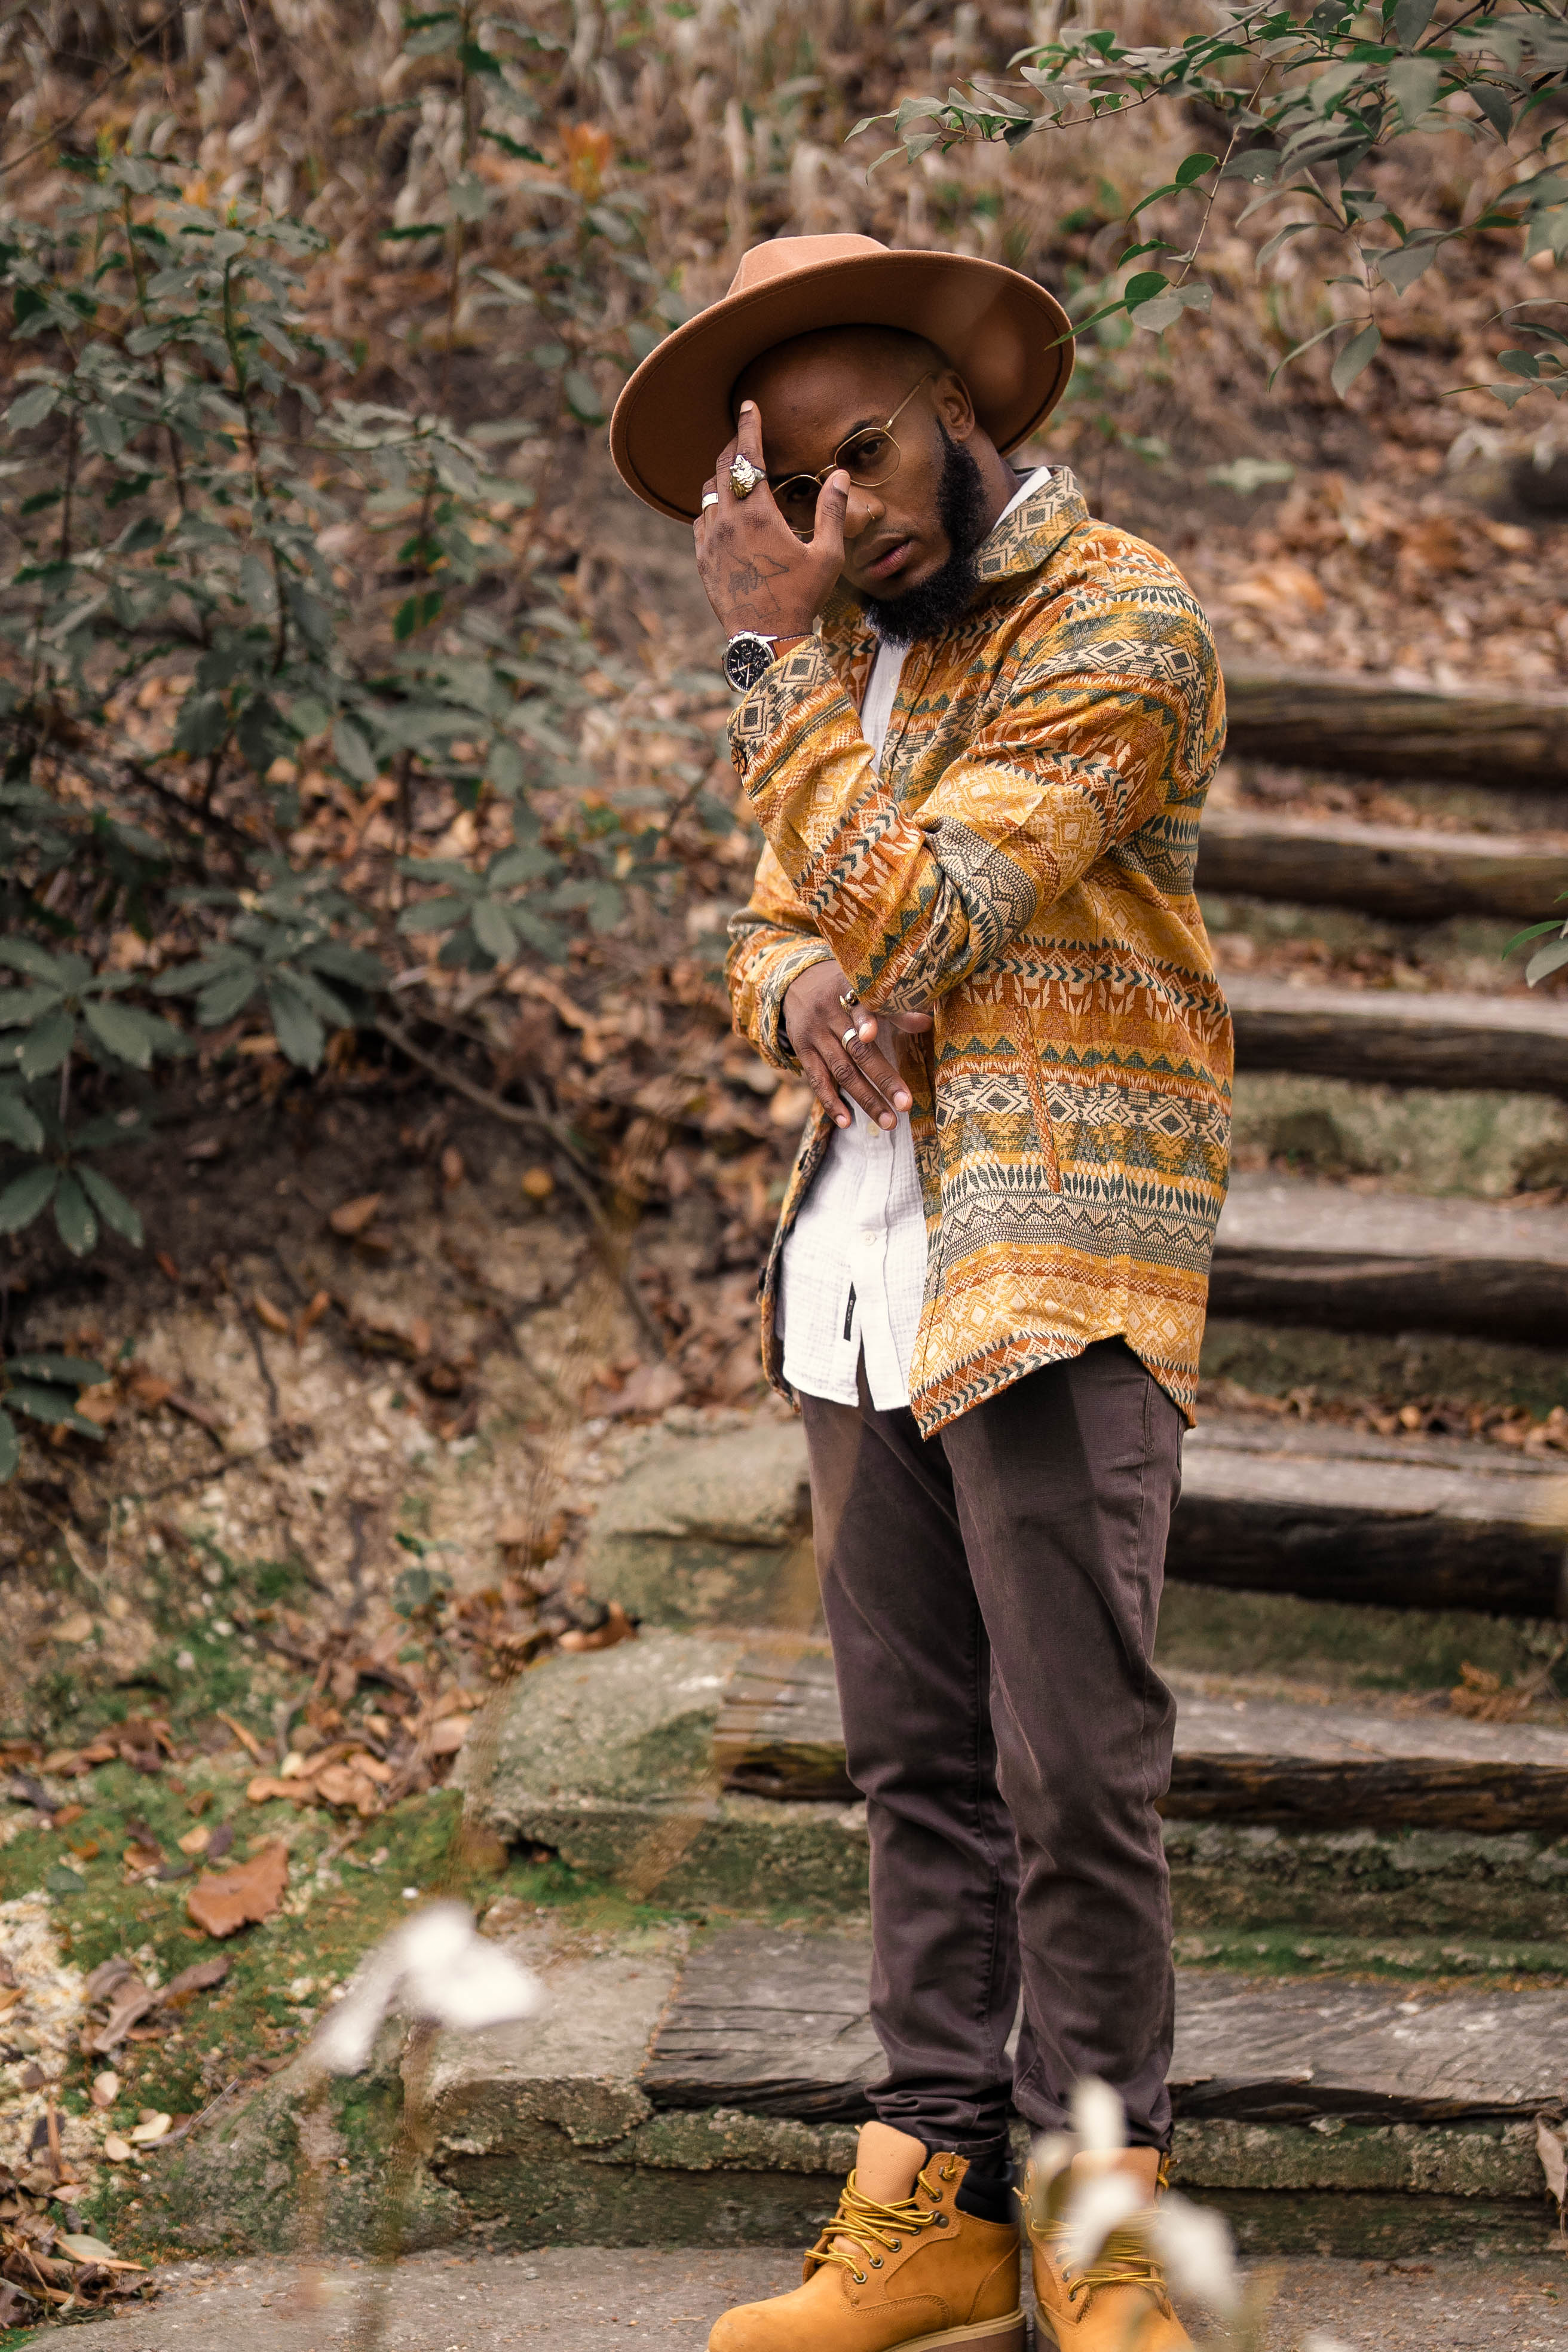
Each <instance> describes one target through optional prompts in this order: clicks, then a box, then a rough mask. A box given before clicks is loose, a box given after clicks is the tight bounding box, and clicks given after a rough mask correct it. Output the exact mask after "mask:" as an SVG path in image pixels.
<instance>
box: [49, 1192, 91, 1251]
mask: <svg viewBox="0 0 1568 2352" xmlns="http://www.w3.org/2000/svg"><path fill="white" fill-rule="evenodd" d="M55 1230H56V1231H57V1233H58V1234H59V1237H60V1239H61V1241H62V1242H64V1244H65V1245H66V1247H67V1249H68V1250H69V1252H70V1254H71V1255H72V1256H73V1257H85V1256H86V1255H87V1254H88V1252H89V1249H91V1247H92V1246H93V1244H94V1243H95V1242H96V1241H97V1239H98V1219H97V1218H96V1217H95V1216H94V1215H93V1213H92V1204H91V1202H89V1199H88V1197H87V1194H86V1193H85V1192H83V1191H82V1189H81V1186H80V1185H79V1183H78V1181H77V1180H76V1178H75V1176H74V1175H71V1174H66V1175H64V1176H62V1177H61V1178H60V1181H59V1182H58V1184H57V1185H56V1187H55Z"/></svg>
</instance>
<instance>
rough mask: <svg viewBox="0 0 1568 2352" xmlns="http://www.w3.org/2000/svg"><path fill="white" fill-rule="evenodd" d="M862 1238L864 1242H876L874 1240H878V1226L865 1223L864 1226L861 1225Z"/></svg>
mask: <svg viewBox="0 0 1568 2352" xmlns="http://www.w3.org/2000/svg"><path fill="white" fill-rule="evenodd" d="M860 1238H861V1240H862V1241H863V1242H874V1241H875V1240H876V1238H877V1228H876V1226H875V1225H864V1226H862V1227H861V1231H860Z"/></svg>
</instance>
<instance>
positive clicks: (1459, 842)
mask: <svg viewBox="0 0 1568 2352" xmlns="http://www.w3.org/2000/svg"><path fill="white" fill-rule="evenodd" d="M1565 869H1568V839H1564V840H1563V841H1561V842H1552V841H1515V840H1510V839H1507V838H1505V837H1504V836H1502V835H1497V834H1490V833H1424V832H1420V831H1417V830H1415V829H1414V828H1412V827H1407V826H1404V825H1394V824H1354V823H1353V822H1352V820H1350V819H1349V818H1331V817H1304V816H1295V817H1293V816H1276V815H1274V814H1271V813H1269V812H1267V811H1264V810H1261V809H1218V808H1210V809H1207V810H1205V814H1204V821H1203V829H1202V832H1201V834H1200V835H1199V839H1198V878H1197V886H1198V888H1199V889H1200V890H1202V891H1212V890H1226V891H1237V892H1242V893H1245V894H1246V895H1247V896H1248V897H1250V898H1284V899H1289V900H1290V901H1291V902H1292V903H1294V904H1299V905H1301V906H1308V907H1363V908H1365V909H1366V910H1367V912H1368V913H1369V914H1373V915H1381V916H1383V917H1384V918H1385V919H1391V920H1394V921H1405V922H1436V921H1440V920H1441V919H1443V918H1444V917H1445V916H1447V915H1464V914H1475V915H1499V916H1506V917H1507V918H1508V919H1510V921H1517V922H1520V923H1529V922H1533V921H1536V920H1537V919H1542V918H1543V917H1545V916H1547V915H1549V914H1550V913H1551V911H1552V902H1553V900H1554V899H1555V898H1556V897H1557V894H1558V892H1559V891H1560V890H1561V889H1562V887H1563V877H1564V872H1565Z"/></svg>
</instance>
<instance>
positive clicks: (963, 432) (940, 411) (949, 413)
mask: <svg viewBox="0 0 1568 2352" xmlns="http://www.w3.org/2000/svg"><path fill="white" fill-rule="evenodd" d="M931 399H932V401H933V402H934V403H935V405H936V413H937V415H939V416H940V417H941V419H942V423H943V425H945V426H946V428H947V437H948V439H949V440H950V441H967V440H969V439H970V438H971V436H973V432H974V427H975V415H974V403H973V400H972V399H971V398H970V396H969V386H968V385H967V384H966V383H964V381H963V377H962V376H961V375H960V374H959V373H958V371H957V369H956V368H945V369H944V370H943V371H942V374H941V375H939V376H938V378H937V380H936V382H935V383H933V384H932V386H931Z"/></svg>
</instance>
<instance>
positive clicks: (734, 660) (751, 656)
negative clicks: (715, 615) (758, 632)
mask: <svg viewBox="0 0 1568 2352" xmlns="http://www.w3.org/2000/svg"><path fill="white" fill-rule="evenodd" d="M772 667H773V647H772V646H770V645H769V643H768V641H767V639H766V638H765V637H753V636H750V635H746V636H739V637H731V640H730V643H729V644H728V645H727V646H725V648H724V675H725V677H727V678H728V679H729V681H730V683H731V686H732V687H733V688H734V689H735V691H736V693H737V694H748V693H750V691H751V689H752V687H753V686H755V684H756V682H757V680H758V679H759V678H760V677H762V675H763V672H764V670H768V669H771V668H772Z"/></svg>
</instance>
